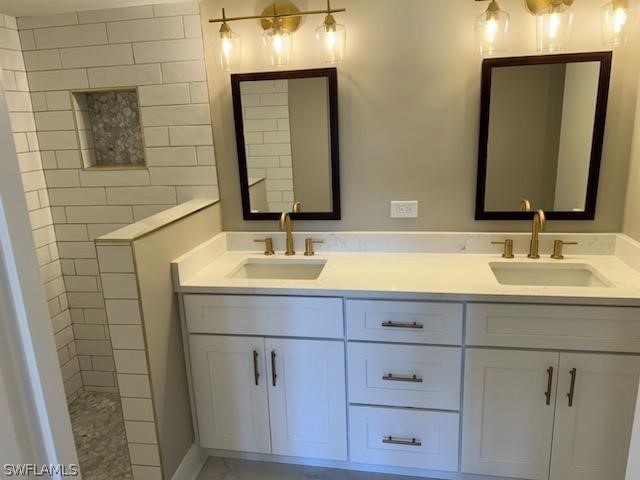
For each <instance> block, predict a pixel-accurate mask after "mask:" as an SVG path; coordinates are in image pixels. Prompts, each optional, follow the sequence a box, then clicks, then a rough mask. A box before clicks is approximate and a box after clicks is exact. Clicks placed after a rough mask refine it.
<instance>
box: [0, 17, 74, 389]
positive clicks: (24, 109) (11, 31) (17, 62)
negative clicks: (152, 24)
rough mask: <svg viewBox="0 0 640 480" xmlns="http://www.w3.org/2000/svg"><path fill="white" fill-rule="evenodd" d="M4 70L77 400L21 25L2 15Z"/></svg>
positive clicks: (45, 275)
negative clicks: (18, 26) (23, 53)
mask: <svg viewBox="0 0 640 480" xmlns="http://www.w3.org/2000/svg"><path fill="white" fill-rule="evenodd" d="M0 68H1V70H2V81H3V86H4V89H5V98H6V101H7V108H8V110H9V117H10V120H11V128H12V130H13V138H14V143H15V146H16V151H17V154H18V161H19V166H20V172H21V173H22V183H23V187H24V192H25V196H26V200H27V208H28V210H29V219H30V220H31V228H32V230H33V240H34V243H35V247H36V253H37V256H38V264H39V265H40V275H41V277H42V281H43V282H44V286H45V291H46V295H47V302H48V305H49V314H50V316H51V322H52V323H53V330H54V334H55V342H56V348H57V349H58V356H59V359H60V367H61V369H62V377H63V380H64V386H65V391H66V394H67V397H68V399H69V401H71V400H73V399H74V398H75V395H76V392H77V391H78V390H79V389H80V388H81V387H82V379H81V376H80V366H79V362H78V356H77V354H76V344H75V341H74V335H73V329H72V326H71V316H70V314H69V309H68V306H67V296H66V294H65V286H64V282H63V278H62V269H61V261H60V255H59V253H58V246H57V244H56V238H55V231H54V225H53V219H52V216H51V208H50V206H49V195H48V193H47V188H46V184H45V178H44V172H43V170H42V162H41V159H40V151H39V147H38V138H37V134H36V124H35V120H34V115H33V108H32V105H31V98H30V95H29V86H28V84H27V75H26V73H25V66H24V61H23V56H22V52H21V49H20V39H19V37H18V31H17V26H16V20H15V19H14V18H13V17H9V16H6V15H0ZM4 160H5V161H9V159H4ZM1 172H2V166H1V165H0V174H1Z"/></svg>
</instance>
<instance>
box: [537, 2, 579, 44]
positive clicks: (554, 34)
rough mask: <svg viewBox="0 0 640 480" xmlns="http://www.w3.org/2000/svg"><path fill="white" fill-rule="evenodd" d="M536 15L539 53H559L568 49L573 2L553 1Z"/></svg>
mask: <svg viewBox="0 0 640 480" xmlns="http://www.w3.org/2000/svg"><path fill="white" fill-rule="evenodd" d="M548 3H549V5H548V6H547V8H545V9H543V10H542V11H541V12H539V13H537V14H536V37H537V43H538V51H539V52H557V51H560V50H564V49H565V48H566V47H567V42H568V40H569V35H570V34H571V26H572V24H573V12H572V11H571V9H570V7H571V5H572V4H573V0H551V1H550V2H548Z"/></svg>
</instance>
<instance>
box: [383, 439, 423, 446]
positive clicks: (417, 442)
mask: <svg viewBox="0 0 640 480" xmlns="http://www.w3.org/2000/svg"><path fill="white" fill-rule="evenodd" d="M382 443H389V444H391V445H407V446H409V447H421V446H422V442H421V441H420V440H416V439H415V438H412V439H411V440H409V439H408V438H393V437H384V438H383V439H382Z"/></svg>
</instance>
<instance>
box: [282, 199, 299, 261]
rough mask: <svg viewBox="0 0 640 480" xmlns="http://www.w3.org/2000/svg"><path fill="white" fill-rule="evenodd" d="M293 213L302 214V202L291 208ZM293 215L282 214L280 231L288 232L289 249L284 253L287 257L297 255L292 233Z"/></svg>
mask: <svg viewBox="0 0 640 480" xmlns="http://www.w3.org/2000/svg"><path fill="white" fill-rule="evenodd" d="M291 211H292V213H300V212H301V211H302V205H301V204H300V202H295V203H294V204H293V207H292V208H291ZM291 228H292V227H291V215H289V213H288V212H282V215H280V231H281V232H286V238H287V249H286V251H285V252H284V254H285V255H288V256H291V255H295V254H296V251H295V250H294V248H293V234H292V233H291Z"/></svg>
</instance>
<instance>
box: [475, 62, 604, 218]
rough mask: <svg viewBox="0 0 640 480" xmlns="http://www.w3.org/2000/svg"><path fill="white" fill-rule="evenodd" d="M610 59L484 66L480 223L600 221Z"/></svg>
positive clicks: (477, 209)
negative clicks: (541, 217)
mask: <svg viewBox="0 0 640 480" xmlns="http://www.w3.org/2000/svg"><path fill="white" fill-rule="evenodd" d="M611 57H612V54H611V52H597V53H579V54H567V55H545V56H534V57H514V58H493V59H486V60H484V63H483V65H482V100H481V113H480V144H479V155H478V187H477V198H476V220H524V219H528V218H531V215H532V214H531V213H527V212H521V211H519V210H520V202H521V200H522V199H524V198H526V199H528V200H529V201H530V203H531V206H532V207H533V208H534V209H539V208H541V209H543V210H544V211H545V212H547V218H548V219H550V220H593V219H594V217H595V209H596V197H597V192H598V177H599V173H600V160H601V156H602V142H603V137H604V127H605V120H606V112H607V99H608V95H609V78H610V74H611Z"/></svg>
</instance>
